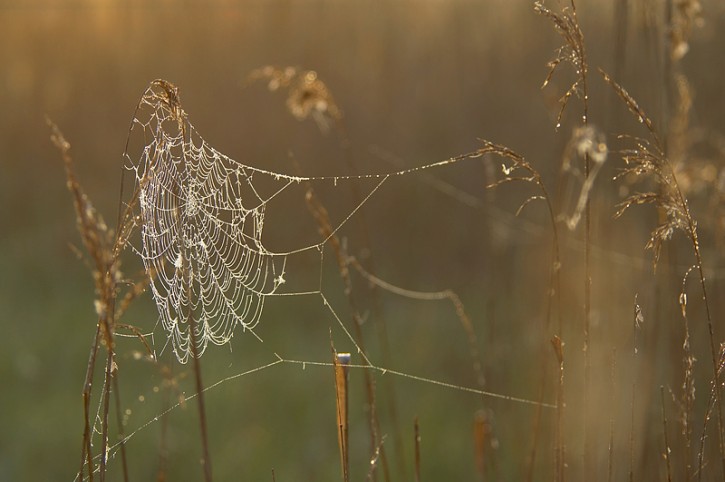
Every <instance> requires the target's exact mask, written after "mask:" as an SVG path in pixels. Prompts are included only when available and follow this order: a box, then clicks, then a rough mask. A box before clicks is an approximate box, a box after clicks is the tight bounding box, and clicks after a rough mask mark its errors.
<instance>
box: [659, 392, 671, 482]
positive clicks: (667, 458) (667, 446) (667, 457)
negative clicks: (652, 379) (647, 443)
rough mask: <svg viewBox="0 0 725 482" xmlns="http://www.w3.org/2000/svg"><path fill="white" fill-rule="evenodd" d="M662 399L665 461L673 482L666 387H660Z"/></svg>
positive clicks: (668, 478) (669, 479)
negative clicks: (668, 436) (666, 408)
mask: <svg viewBox="0 0 725 482" xmlns="http://www.w3.org/2000/svg"><path fill="white" fill-rule="evenodd" d="M660 399H661V402H662V431H663V433H664V438H665V452H664V454H663V455H664V459H665V462H666V464H667V482H672V467H671V464H670V452H671V450H670V442H669V439H668V438H667V412H666V411H665V387H663V386H660Z"/></svg>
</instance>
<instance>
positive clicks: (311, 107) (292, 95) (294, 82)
mask: <svg viewBox="0 0 725 482" xmlns="http://www.w3.org/2000/svg"><path fill="white" fill-rule="evenodd" d="M248 79H249V81H256V80H266V81H267V88H268V89H269V90H270V91H272V92H274V91H277V90H280V89H286V90H287V109H288V110H289V112H290V114H292V115H293V116H294V117H295V118H296V119H298V120H305V119H307V118H308V117H312V118H313V119H314V121H315V122H316V123H317V126H318V127H319V128H320V131H322V132H323V133H327V132H328V131H329V130H330V123H331V122H332V123H334V122H338V121H339V120H341V119H342V111H341V110H340V109H339V107H338V106H337V104H336V103H335V99H334V98H333V97H332V94H331V93H330V90H329V89H328V88H327V85H326V84H325V83H324V82H323V81H322V80H320V79H319V77H318V76H317V72H315V71H314V70H298V69H296V68H295V67H285V68H277V67H273V66H270V65H268V66H265V67H261V68H259V69H256V70H254V71H252V73H251V74H250V75H249V77H248Z"/></svg>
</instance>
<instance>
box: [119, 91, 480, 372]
mask: <svg viewBox="0 0 725 482" xmlns="http://www.w3.org/2000/svg"><path fill="white" fill-rule="evenodd" d="M131 137H136V138H140V139H142V141H141V143H142V145H143V147H142V149H141V152H140V153H137V152H129V150H128V149H127V152H126V153H125V158H126V168H127V169H128V170H130V171H131V172H132V173H133V176H134V179H135V185H136V191H135V192H136V193H137V201H138V202H137V204H138V210H137V211H138V212H137V215H136V217H135V220H136V223H137V225H138V229H139V230H140V236H141V243H140V246H138V247H135V248H134V249H135V251H136V252H137V254H138V255H139V256H140V257H141V259H142V260H143V264H144V267H145V269H146V271H147V273H148V274H149V276H150V280H151V281H150V285H151V293H152V296H153V299H154V301H155V303H156V306H157V308H158V312H159V317H160V323H161V325H162V326H163V329H164V331H165V332H166V333H167V334H168V339H169V342H170V344H171V347H172V349H173V351H174V353H175V354H176V357H177V358H178V360H179V361H180V362H182V363H185V362H186V361H187V360H188V358H189V356H190V355H191V354H192V353H193V350H192V347H191V342H192V338H194V339H196V340H197V346H196V349H197V353H198V355H199V356H201V354H203V353H204V351H205V350H206V348H207V346H208V345H209V343H212V344H214V345H224V344H226V343H228V342H229V341H230V340H231V339H232V337H234V335H235V333H238V332H240V331H242V332H244V331H248V332H252V333H254V331H253V330H254V328H255V327H256V326H257V324H258V323H259V321H260V317H261V316H262V313H263V309H264V305H265V301H266V299H267V298H268V297H270V296H273V295H289V294H294V293H289V292H285V291H284V287H283V286H284V285H285V283H286V276H287V273H286V271H285V268H286V266H287V259H288V257H289V256H290V255H294V254H297V253H301V252H304V251H318V252H319V253H320V256H321V255H322V254H321V253H322V250H323V247H324V245H325V243H326V242H327V241H328V240H329V239H330V238H331V237H333V236H334V235H335V232H336V231H337V229H339V228H340V227H341V226H342V224H344V223H345V222H346V221H347V220H348V219H349V218H350V217H352V216H353V214H354V213H355V211H356V210H357V209H358V208H359V207H360V206H361V205H362V204H363V203H364V202H365V201H366V200H367V199H368V198H369V197H370V196H372V194H373V193H374V192H375V191H376V190H377V189H378V188H379V187H380V186H381V185H382V184H383V182H385V180H386V179H388V178H389V177H390V176H391V175H401V174H405V173H407V172H410V171H401V172H396V173H392V174H384V175H364V176H338V177H302V176H290V175H286V174H279V173H274V172H270V171H266V170H263V169H259V168H255V167H251V166H248V165H245V164H242V163H240V162H238V161H236V160H234V159H231V158H230V157H228V156H225V155H224V154H222V153H220V152H219V151H217V150H216V149H214V148H213V147H211V146H210V145H209V144H208V143H207V142H206V141H205V140H204V139H203V138H202V137H201V136H200V135H199V134H198V133H197V131H196V130H195V129H194V127H193V126H192V124H191V123H190V122H189V119H188V116H187V114H186V112H184V110H183V109H182V107H181V104H180V101H179V96H178V92H177V90H176V87H175V86H173V85H172V84H170V83H168V82H165V81H155V82H153V83H152V84H151V85H150V87H149V88H148V89H147V90H146V92H145V93H144V95H143V96H142V98H141V101H140V103H139V107H138V109H137V111H136V115H135V117H134V120H133V124H132V127H131ZM475 155H476V154H475V153H474V154H471V155H469V156H462V157H460V158H453V159H449V160H446V161H441V162H439V163H436V164H433V165H443V164H447V163H452V162H456V161H458V160H461V159H463V158H464V157H471V156H475ZM433 165H431V166H426V167H432V166H433ZM414 170H415V169H414ZM354 179H372V180H373V187H372V188H371V190H370V191H369V192H368V193H367V194H365V196H364V198H363V199H362V200H361V202H360V203H359V205H358V206H357V207H356V208H354V209H353V210H352V212H350V213H348V216H347V218H346V219H344V220H343V221H342V222H341V223H340V224H339V225H338V226H335V227H330V229H329V232H327V233H326V238H327V239H323V241H322V242H320V243H317V244H312V245H309V246H302V247H298V248H296V249H292V250H290V251H286V252H271V251H270V250H268V249H267V248H266V247H265V244H264V240H263V233H264V227H265V214H266V211H267V206H268V203H269V202H270V201H271V200H272V199H274V198H275V197H277V196H279V195H280V194H281V193H282V192H283V191H285V190H286V189H287V188H289V187H290V186H292V185H295V184H299V183H303V182H306V183H309V182H313V181H314V182H332V183H334V184H335V185H336V184H337V182H338V181H343V180H347V181H349V180H354ZM191 326H195V327H196V328H195V333H194V334H195V336H194V337H192V336H191V333H190V331H189V330H190V327H191Z"/></svg>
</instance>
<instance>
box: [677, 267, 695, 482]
mask: <svg viewBox="0 0 725 482" xmlns="http://www.w3.org/2000/svg"><path fill="white" fill-rule="evenodd" d="M693 269H694V266H693V267H692V268H690V269H689V270H688V271H687V273H685V276H684V277H683V279H682V288H681V290H680V297H679V303H680V312H681V314H682V320H683V322H684V329H685V330H684V331H685V336H684V340H683V342H682V354H683V358H682V364H683V372H684V380H683V382H682V398H681V400H682V403H681V404H680V405H681V407H680V412H681V413H680V424H681V425H682V431H681V433H682V437H683V439H684V452H685V453H684V456H685V480H687V481H689V480H690V477H691V474H692V463H691V453H692V418H693V415H694V410H695V356H694V355H693V353H692V347H691V345H690V324H689V321H688V319H687V292H686V291H687V290H686V283H687V278H688V276H689V274H690V272H692V270H693Z"/></svg>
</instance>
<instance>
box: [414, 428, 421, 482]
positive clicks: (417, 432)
mask: <svg viewBox="0 0 725 482" xmlns="http://www.w3.org/2000/svg"><path fill="white" fill-rule="evenodd" d="M413 443H414V444H415V482H420V480H421V479H420V424H419V423H418V417H415V421H414V423H413Z"/></svg>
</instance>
